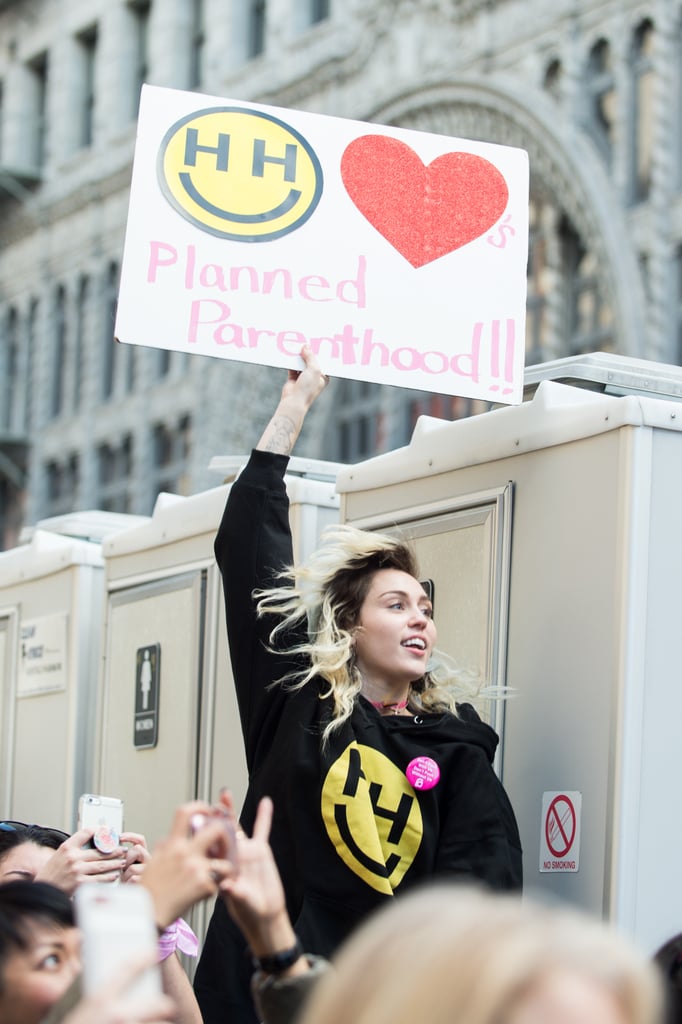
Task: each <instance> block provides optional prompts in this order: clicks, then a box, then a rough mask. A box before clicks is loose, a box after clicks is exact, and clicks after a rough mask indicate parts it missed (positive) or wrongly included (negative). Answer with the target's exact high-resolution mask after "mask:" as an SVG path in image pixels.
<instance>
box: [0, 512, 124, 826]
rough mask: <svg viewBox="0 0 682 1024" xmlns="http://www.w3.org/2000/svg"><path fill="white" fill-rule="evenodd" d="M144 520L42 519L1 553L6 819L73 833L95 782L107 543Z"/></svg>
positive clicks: (0, 775)
mask: <svg viewBox="0 0 682 1024" xmlns="http://www.w3.org/2000/svg"><path fill="white" fill-rule="evenodd" d="M141 519H142V517H133V516H121V515H117V514H111V513H101V512H97V511H95V512H79V513H74V514H73V515H71V516H68V517H59V518H55V519H45V520H41V522H39V523H38V524H37V526H36V527H32V528H31V529H30V530H26V531H24V533H23V534H22V543H20V544H19V545H18V546H17V547H15V548H11V549H9V550H8V551H4V552H2V553H0V780H1V781H0V794H1V795H0V800H1V804H2V806H1V808H0V813H1V814H2V817H3V818H5V819H18V820H22V821H27V822H37V823H39V824H45V825H51V826H54V827H56V828H62V829H64V830H66V831H71V830H73V829H74V828H75V825H76V817H77V805H78V797H79V795H80V794H81V793H82V792H84V791H85V790H87V789H88V788H89V787H90V786H91V784H92V777H91V767H92V755H93V750H94V740H93V736H94V728H95V709H96V688H97V677H98V670H99V659H100V648H99V641H100V636H101V625H102V611H103V595H104V560H103V558H102V554H101V539H102V537H103V536H106V535H108V534H110V533H112V532H115V531H116V530H117V529H121V528H122V526H123V525H124V524H126V525H130V524H131V522H140V521H141Z"/></svg>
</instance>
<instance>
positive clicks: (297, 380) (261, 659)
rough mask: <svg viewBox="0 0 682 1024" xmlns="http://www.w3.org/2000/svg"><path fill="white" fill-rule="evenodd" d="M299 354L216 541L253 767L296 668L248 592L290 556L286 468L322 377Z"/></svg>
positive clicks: (306, 354) (270, 578) (269, 580)
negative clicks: (273, 643)
mask: <svg viewBox="0 0 682 1024" xmlns="http://www.w3.org/2000/svg"><path fill="white" fill-rule="evenodd" d="M302 358H303V361H304V364H305V366H304V369H303V370H301V371H298V372H297V371H290V372H289V376H288V379H287V381H286V383H285V385H284V387H283V388H282V393H281V396H280V399H279V402H278V404H277V408H276V409H275V412H274V414H273V416H272V418H271V419H270V422H269V423H268V425H267V427H266V428H265V431H264V433H263V436H262V437H261V439H260V441H259V443H258V446H257V449H256V450H255V451H254V452H253V453H252V455H251V458H250V460H249V463H248V465H247V466H246V467H245V468H244V470H243V471H242V473H241V474H240V475H239V477H238V478H237V480H235V482H234V484H233V485H232V487H231V489H230V494H229V497H228V501H227V505H226V508H225V514H224V516H223V520H222V523H221V524H220V528H219V530H218V535H217V537H216V542H215V555H216V561H217V563H218V566H219V568H220V572H221V574H222V577H223V589H224V593H225V611H226V618H227V634H228V641H229V646H230V660H231V662H232V672H233V675H234V680H235V688H236V692H237V702H238V704H239V713H240V718H241V724H242V732H243V735H244V745H245V751H246V759H247V764H248V767H249V771H250V772H251V771H254V770H255V769H256V768H257V766H258V764H259V763H260V762H261V756H265V754H266V753H267V751H268V750H269V749H270V745H271V742H272V733H273V730H275V729H276V728H277V726H278V723H279V720H280V715H281V710H282V702H283V701H284V700H285V696H286V695H285V693H284V690H283V689H282V688H281V687H279V688H277V687H275V688H273V687H272V686H271V684H272V683H274V682H276V680H278V679H280V678H282V676H283V675H284V674H285V673H286V672H287V671H289V670H290V669H294V668H296V666H295V665H294V664H292V662H291V661H289V660H288V659H287V658H286V657H283V656H282V655H281V654H275V653H273V651H272V650H271V648H270V644H269V642H268V638H269V634H270V631H271V630H272V628H273V626H274V625H275V621H274V620H273V619H272V616H266V617H263V618H258V616H257V614H256V608H255V602H254V599H253V594H254V591H258V590H262V589H266V588H268V587H272V586H274V585H275V584H276V582H277V573H278V572H279V571H280V570H281V569H283V568H284V567H285V566H289V565H291V563H292V560H293V552H292V543H291V531H290V527H289V500H288V497H287V492H286V487H285V484H284V473H285V471H286V467H287V462H288V456H289V454H290V452H291V450H292V448H293V445H294V442H295V441H296V438H297V437H298V435H299V433H300V430H301V427H302V426H303V421H304V419H305V416H306V414H307V412H308V410H309V409H310V407H311V405H312V404H313V402H314V401H315V399H316V397H317V396H318V395H319V394H320V393H321V392H322V391H323V390H324V387H325V385H326V383H327V378H326V377H325V376H324V375H323V374H322V372H321V371H320V368H319V365H318V362H317V359H316V357H315V356H314V355H313V353H312V352H311V351H310V349H308V348H304V349H303V351H302ZM302 628H305V627H302ZM288 639H292V638H291V637H289V638H288ZM254 810H255V808H254Z"/></svg>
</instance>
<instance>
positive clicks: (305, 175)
mask: <svg viewBox="0 0 682 1024" xmlns="http://www.w3.org/2000/svg"><path fill="white" fill-rule="evenodd" d="M527 247H528V160H527V154H526V153H525V152H524V151H523V150H519V149H514V148H512V147H507V146H498V145H493V144H490V143H483V142H472V141H466V140H462V139H456V138H448V137H446V136H441V135H434V134H430V133H427V132H418V131H410V130H404V129H399V128H393V127H385V126H382V125H375V124H368V123H362V122H358V121H351V120H345V119H341V118H333V117H327V116H323V115H318V114H310V113H305V112H302V111H298V110H296V111H294V110H286V109H283V108H276V107H269V106H263V105H258V104H252V103H245V102H241V101H236V100H226V99H222V98H219V97H214V96H202V95H199V94H197V93H191V92H181V91H177V90H173V89H163V88H157V87H153V86H144V87H143V90H142V97H141V104H140V114H139V122H138V136H137V143H136V148H135V160H134V167H133V177H132V185H131V193H130V207H129V215H128V223H127V230H126V241H125V250H124V257H123V266H122V272H121V286H120V293H119V302H118V310H117V318H116V331H115V333H116V338H117V340H118V341H121V342H126V343H132V344H141V345H148V346H154V347H159V348H166V349H178V350H181V351H185V352H193V353H199V354H202V355H209V356H218V357H220V358H225V359H234V360H240V361H243V362H257V363H263V364H266V365H270V366H285V367H299V366H300V365H301V361H300V357H299V352H300V350H301V346H302V345H303V344H304V343H309V344H310V345H311V346H312V348H313V349H314V350H315V351H316V352H317V353H318V355H319V359H320V363H321V365H322V368H323V370H324V371H325V372H326V373H329V374H330V375H331V376H335V377H351V378H354V379H358V380H367V381H378V382H381V383H385V384H397V385H400V386H403V387H409V388H417V389H421V390H426V391H434V392H441V393H445V394H455V395H464V396H469V397H475V398H485V399H489V400H494V401H500V402H520V401H521V398H522V384H523V356H524V345H525V304H526V261H527Z"/></svg>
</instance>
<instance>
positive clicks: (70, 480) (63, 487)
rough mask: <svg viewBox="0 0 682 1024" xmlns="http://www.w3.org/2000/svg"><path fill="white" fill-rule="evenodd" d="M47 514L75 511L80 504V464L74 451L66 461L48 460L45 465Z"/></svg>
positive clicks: (56, 514)
mask: <svg viewBox="0 0 682 1024" xmlns="http://www.w3.org/2000/svg"><path fill="white" fill-rule="evenodd" d="M45 474H46V477H47V480H46V490H47V508H46V515H48V516H59V515H64V514H65V513H66V512H73V511H75V509H76V508H77V505H78V487H79V464H78V455H76V453H75V452H74V453H73V454H72V455H70V456H69V458H68V459H66V461H65V462H57V461H54V462H48V464H47V466H46V467H45Z"/></svg>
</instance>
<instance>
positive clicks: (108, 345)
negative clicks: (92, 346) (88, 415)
mask: <svg viewBox="0 0 682 1024" xmlns="http://www.w3.org/2000/svg"><path fill="white" fill-rule="evenodd" d="M117 297H118V267H117V266H116V264H115V263H110V264H109V268H108V270H107V276H106V281H105V284H104V326H103V344H104V354H103V364H102V397H103V398H111V396H112V395H113V393H114V385H115V381H116V353H117V351H118V347H119V346H118V345H117V343H116V342H115V341H114V325H115V323H116V303H117Z"/></svg>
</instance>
